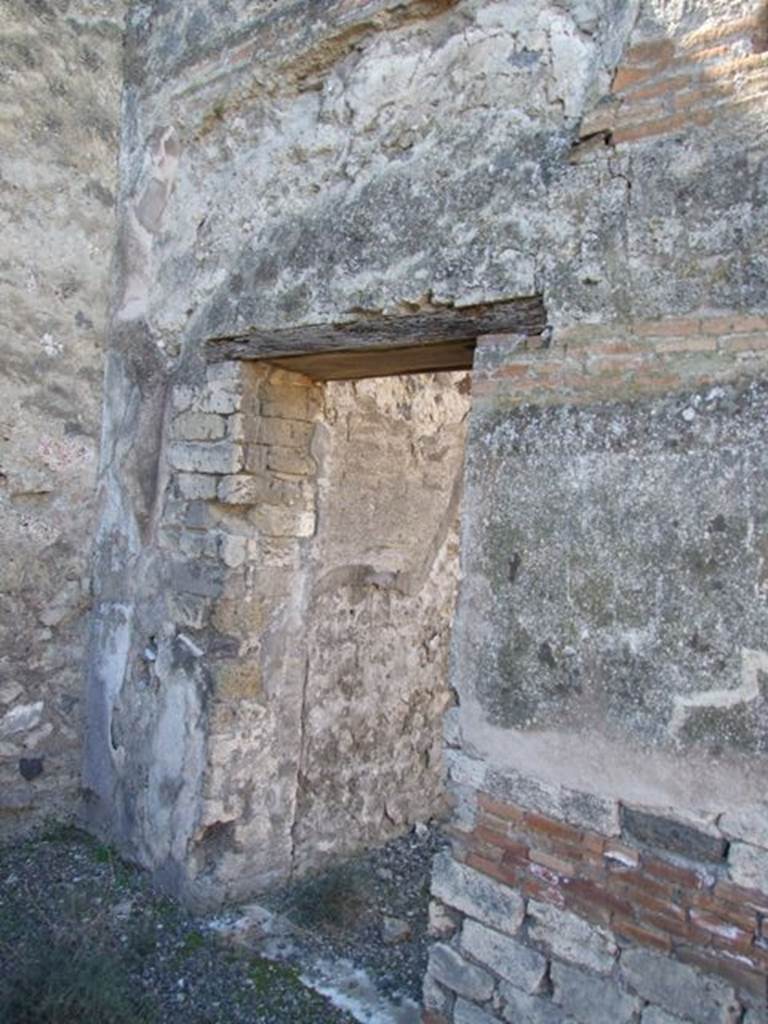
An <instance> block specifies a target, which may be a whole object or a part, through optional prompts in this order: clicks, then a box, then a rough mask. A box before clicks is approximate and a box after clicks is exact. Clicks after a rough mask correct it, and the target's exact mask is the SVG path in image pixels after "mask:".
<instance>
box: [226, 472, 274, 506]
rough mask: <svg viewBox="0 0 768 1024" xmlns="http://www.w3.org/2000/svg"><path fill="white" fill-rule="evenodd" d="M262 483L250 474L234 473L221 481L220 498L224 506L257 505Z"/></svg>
mask: <svg viewBox="0 0 768 1024" xmlns="http://www.w3.org/2000/svg"><path fill="white" fill-rule="evenodd" d="M262 490H263V484H262V481H261V480H260V479H259V478H258V477H255V476H251V475H250V474H249V473H234V474H232V475H231V476H224V477H222V478H221V480H219V486H218V491H217V494H218V498H219V501H220V502H221V503H222V504H223V505H256V504H257V503H258V501H259V496H260V494H261V491H262Z"/></svg>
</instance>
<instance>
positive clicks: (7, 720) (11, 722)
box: [0, 700, 44, 738]
mask: <svg viewBox="0 0 768 1024" xmlns="http://www.w3.org/2000/svg"><path fill="white" fill-rule="evenodd" d="M43 707H44V704H43V701H41V700H36V701H35V702H34V703H33V704H17V705H16V706H15V707H12V708H11V710H10V711H6V713H5V714H4V715H3V717H2V718H0V738H5V737H6V736H14V735H15V734H16V733H21V732H28V731H29V730H30V729H34V728H35V726H36V725H38V724H39V722H40V720H41V719H42V717H43Z"/></svg>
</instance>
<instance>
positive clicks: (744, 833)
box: [717, 804, 768, 849]
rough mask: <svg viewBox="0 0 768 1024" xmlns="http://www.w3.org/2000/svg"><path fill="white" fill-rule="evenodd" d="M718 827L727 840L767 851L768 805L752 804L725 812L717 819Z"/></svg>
mask: <svg viewBox="0 0 768 1024" xmlns="http://www.w3.org/2000/svg"><path fill="white" fill-rule="evenodd" d="M717 824H718V827H719V828H720V830H721V831H722V833H723V835H725V836H727V837H728V838H729V839H741V840H742V841H743V842H745V843H751V844H753V845H755V846H763V847H765V848H766V849H768V805H766V804H753V805H751V806H749V807H737V808H734V809H732V810H728V811H726V812H725V813H724V814H722V815H721V816H720V818H719V819H718V822H717Z"/></svg>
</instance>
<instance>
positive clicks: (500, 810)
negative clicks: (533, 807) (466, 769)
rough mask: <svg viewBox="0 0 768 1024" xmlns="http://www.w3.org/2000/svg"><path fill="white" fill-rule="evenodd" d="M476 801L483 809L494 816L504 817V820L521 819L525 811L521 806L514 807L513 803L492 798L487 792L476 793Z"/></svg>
mask: <svg viewBox="0 0 768 1024" xmlns="http://www.w3.org/2000/svg"><path fill="white" fill-rule="evenodd" d="M477 802H478V804H479V805H480V807H481V808H482V809H483V810H484V811H488V813H489V814H493V815H494V816H495V817H496V818H504V819H505V820H506V821H522V819H523V817H524V816H525V811H524V810H523V809H522V807H515V805H514V804H508V803H502V802H501V801H500V800H494V798H493V797H492V796H488V794H487V793H478V794H477Z"/></svg>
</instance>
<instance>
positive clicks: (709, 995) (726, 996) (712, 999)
mask: <svg viewBox="0 0 768 1024" xmlns="http://www.w3.org/2000/svg"><path fill="white" fill-rule="evenodd" d="M619 966H620V977H621V979H622V981H624V983H625V984H627V985H629V986H630V988H632V989H634V990H635V991H636V992H637V994H638V995H639V996H641V997H642V998H643V999H647V1000H648V1002H650V1003H655V1004H658V1005H659V1006H661V1007H662V1008H663V1009H665V1010H668V1011H669V1012H670V1013H673V1014H677V1015H678V1016H680V1017H684V1018H686V1019H689V1020H691V1021H693V1022H694V1024H724V1021H725V1020H727V1018H726V1013H727V1012H728V1009H729V1008H731V1007H738V1000H737V999H736V995H735V993H734V991H733V989H732V988H731V986H730V985H727V984H726V983H725V982H724V981H720V980H719V979H718V978H714V977H712V976H711V975H705V974H701V973H700V972H699V971H696V970H695V969H694V968H693V967H689V966H688V965H687V964H681V963H679V962H678V961H677V960H674V959H673V958H672V957H666V956H662V955H660V954H658V953H652V952H650V951H648V950H644V949H627V950H624V952H623V953H622V954H621V959H620V961H619Z"/></svg>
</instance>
